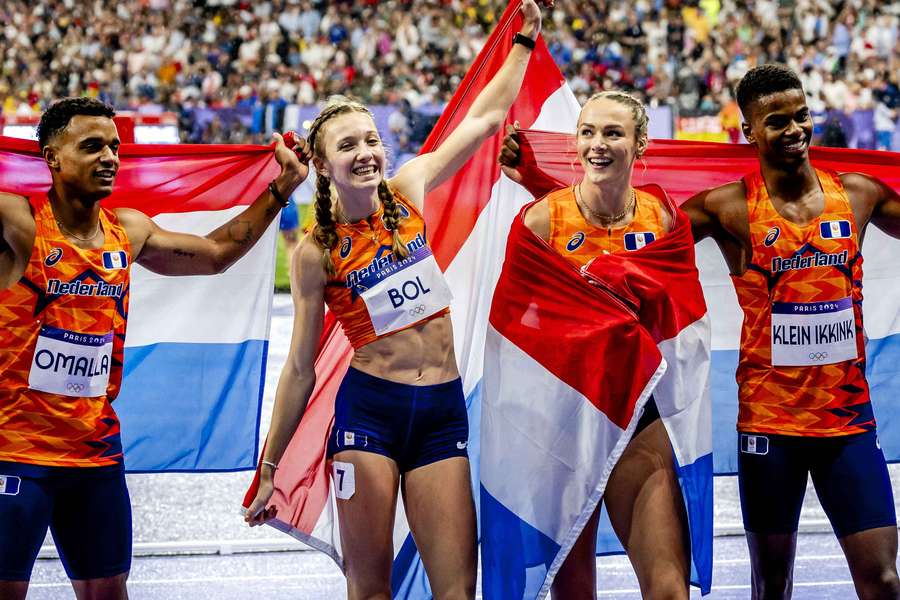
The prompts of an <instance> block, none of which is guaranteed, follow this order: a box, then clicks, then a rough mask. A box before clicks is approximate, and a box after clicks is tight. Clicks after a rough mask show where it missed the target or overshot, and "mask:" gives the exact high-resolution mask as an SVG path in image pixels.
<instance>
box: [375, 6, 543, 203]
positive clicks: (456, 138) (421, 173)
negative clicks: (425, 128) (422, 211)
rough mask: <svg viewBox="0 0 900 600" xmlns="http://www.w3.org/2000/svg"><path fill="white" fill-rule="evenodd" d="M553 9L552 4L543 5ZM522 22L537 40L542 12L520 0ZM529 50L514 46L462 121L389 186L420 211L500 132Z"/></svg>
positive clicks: (523, 29) (526, 61)
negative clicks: (432, 192) (429, 196)
mask: <svg viewBox="0 0 900 600" xmlns="http://www.w3.org/2000/svg"><path fill="white" fill-rule="evenodd" d="M544 3H545V4H546V5H548V6H552V4H553V3H552V1H551V2H547V1H546V0H545V2H544ZM521 10H522V16H523V17H524V20H525V23H524V25H523V27H522V31H521V32H520V33H521V34H522V35H524V36H526V37H527V38H529V39H531V40H536V39H537V36H538V34H539V33H540V31H541V11H540V8H538V5H537V4H536V3H535V1H534V0H522V8H521ZM530 56H531V50H530V49H529V48H527V47H525V46H524V45H522V44H513V47H512V50H510V52H509V55H508V56H507V57H506V60H505V61H504V63H503V66H501V67H500V70H499V71H497V74H496V75H494V77H493V78H492V79H491V81H490V82H489V83H488V84H487V85H486V86H485V87H484V89H483V90H481V93H480V94H478V97H477V98H476V99H475V101H474V102H473V103H472V106H471V107H470V108H469V112H468V113H466V116H465V118H463V120H462V122H460V124H459V125H458V126H457V127H456V129H454V131H453V133H451V134H450V135H449V136H448V137H447V139H446V140H444V142H443V143H442V144H441V145H440V146H438V147H437V148H436V149H435V150H434V151H433V152H429V153H427V154H423V155H421V156H418V157H416V158H415V159H413V160H411V161H409V162H408V163H406V164H405V165H403V166H402V167H401V168H400V169H399V170H398V171H397V174H396V175H395V176H394V177H393V178H392V179H391V186H392V187H394V188H395V189H397V190H398V191H400V193H402V194H403V195H404V196H405V197H407V198H409V199H410V200H411V201H412V202H414V203H415V204H416V205H417V206H418V207H419V208H421V207H422V203H423V202H424V199H425V194H426V193H427V192H428V191H430V190H432V189H434V188H435V187H437V186H439V185H440V184H441V183H443V182H444V181H445V180H447V179H448V178H449V177H450V176H452V175H453V174H454V173H456V171H457V170H458V169H459V168H460V167H462V166H463V165H464V164H465V163H466V161H467V160H469V158H470V157H471V156H472V154H474V153H475V151H476V150H477V149H478V147H479V146H481V144H482V142H484V140H486V139H487V138H489V137H490V136H492V135H494V134H495V133H497V132H498V131H499V130H500V127H501V126H502V125H503V121H504V120H505V119H506V113H507V112H508V111H509V107H510V106H512V103H513V101H514V100H515V99H516V96H518V94H519V88H521V87H522V81H523V80H524V79H525V70H526V69H527V67H528V60H529V58H530Z"/></svg>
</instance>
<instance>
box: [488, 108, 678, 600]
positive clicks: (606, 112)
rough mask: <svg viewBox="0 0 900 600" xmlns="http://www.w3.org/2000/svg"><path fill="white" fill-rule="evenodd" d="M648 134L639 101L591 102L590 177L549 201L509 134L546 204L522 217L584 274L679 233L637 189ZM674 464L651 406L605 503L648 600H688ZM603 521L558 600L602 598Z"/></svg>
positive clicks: (582, 130)
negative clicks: (634, 178)
mask: <svg viewBox="0 0 900 600" xmlns="http://www.w3.org/2000/svg"><path fill="white" fill-rule="evenodd" d="M647 126H648V118H647V112H646V110H645V109H644V106H643V105H642V104H641V103H640V101H638V100H637V99H636V98H634V97H633V96H630V95H629V94H626V93H624V92H620V91H606V92H600V93H598V94H595V95H594V96H592V97H591V98H590V99H589V100H588V101H587V102H586V103H585V105H584V107H583V108H582V110H581V114H580V115H579V118H578V125H577V129H576V134H575V136H576V137H575V141H576V153H577V155H578V159H579V161H580V162H581V166H582V168H583V169H584V177H583V178H582V179H581V180H580V181H579V182H578V183H576V184H575V185H573V186H569V187H565V188H561V189H558V190H555V191H551V192H550V193H546V192H547V191H548V190H547V189H546V188H545V187H544V186H545V185H546V182H543V181H541V182H537V181H529V180H525V179H524V178H523V175H522V174H521V173H519V172H518V171H517V170H516V169H515V166H516V164H517V163H518V161H519V158H520V157H519V147H518V144H517V142H516V138H515V133H514V131H513V130H510V134H509V135H507V137H506V138H505V139H504V147H503V149H502V150H501V154H500V163H501V165H502V166H503V171H504V173H506V175H507V176H508V177H510V178H511V179H512V180H514V181H516V182H518V183H520V184H522V185H525V186H526V187H528V189H529V190H530V191H531V192H532V194H534V195H535V196H536V197H541V196H543V197H542V198H541V199H540V200H539V201H538V202H536V203H535V204H534V205H532V206H531V207H530V208H529V209H528V210H527V212H526V213H525V216H524V220H525V226H526V227H528V228H529V229H531V230H532V231H533V232H534V233H535V234H537V235H538V236H539V237H541V238H542V239H543V240H544V241H546V242H547V243H548V244H549V245H550V246H551V247H552V248H553V249H554V250H556V251H557V252H559V253H560V254H561V255H562V256H564V257H565V258H566V259H568V260H569V261H571V262H572V263H574V264H575V265H576V266H578V267H582V266H584V265H587V264H588V263H589V262H590V261H591V260H592V259H593V258H594V257H596V256H598V255H600V254H610V253H626V254H627V253H628V252H630V251H633V250H638V249H639V248H641V247H643V246H644V245H646V244H650V243H653V242H654V241H655V240H658V239H659V238H661V237H662V236H664V235H666V233H667V232H668V231H669V230H670V229H671V227H672V225H673V223H674V214H673V210H674V209H673V206H674V205H672V204H670V202H669V201H668V200H667V199H666V198H665V193H664V192H663V191H662V189H660V188H659V187H658V186H642V187H640V188H636V187H634V186H632V184H631V174H632V170H633V168H634V162H635V160H636V159H638V158H640V157H641V156H642V155H643V154H644V152H645V151H646V150H647V146H648V144H649V141H650V140H649V138H648V135H647ZM534 184H538V185H539V186H540V187H536V186H535V185H534ZM545 194H546V195H545ZM672 456H673V454H672V445H671V442H670V440H669V437H668V434H667V433H666V428H665V426H664V425H663V422H662V420H661V419H660V415H659V411H658V409H657V406H656V403H655V401H654V399H653V398H652V397H651V398H650V400H649V401H648V402H647V405H646V406H645V408H644V413H643V415H642V416H641V417H640V420H639V422H638V424H637V427H636V429H635V433H634V436H633V437H632V439H631V441H630V442H629V443H628V446H626V448H625V451H624V452H623V454H622V457H621V458H620V459H619V461H618V463H616V466H615V468H614V469H613V471H612V474H611V475H610V478H609V481H608V483H607V486H606V489H605V492H604V496H603V503H604V504H605V505H606V509H607V511H608V513H609V518H610V521H611V523H612V527H613V529H614V531H615V533H616V535H617V536H618V538H619V541H620V542H621V543H622V545H623V546H624V548H625V551H626V552H627V553H628V558H629V560H630V561H631V564H632V566H633V567H634V571H635V574H636V575H637V578H638V583H639V584H640V588H641V595H642V596H643V597H644V598H685V599H686V598H688V585H689V583H688V581H689V578H690V571H691V561H690V553H689V542H688V528H687V515H686V512H685V507H684V501H683V498H682V495H681V490H680V488H679V484H678V478H677V475H676V472H675V465H674V461H673V458H672ZM599 516H600V506H599V505H598V507H597V510H596V511H595V512H594V515H593V516H592V517H591V519H590V520H589V521H588V523H587V524H586V525H585V527H584V529H583V530H582V532H581V535H580V537H579V538H578V540H577V541H576V542H575V545H574V546H573V547H572V550H571V551H570V552H569V554H568V556H567V557H566V559H565V562H563V564H562V566H561V568H560V570H559V571H558V573H557V575H556V578H555V579H554V581H553V587H552V591H553V597H554V598H565V599H566V600H587V599H593V598H596V597H597V595H596V589H597V582H596V579H597V574H596V562H595V549H596V546H597V528H598V521H599Z"/></svg>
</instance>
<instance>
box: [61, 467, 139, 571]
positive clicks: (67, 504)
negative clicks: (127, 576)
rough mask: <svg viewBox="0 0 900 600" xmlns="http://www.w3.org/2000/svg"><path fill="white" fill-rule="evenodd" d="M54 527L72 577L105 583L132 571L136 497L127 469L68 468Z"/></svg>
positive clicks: (62, 479) (62, 485) (62, 483)
mask: <svg viewBox="0 0 900 600" xmlns="http://www.w3.org/2000/svg"><path fill="white" fill-rule="evenodd" d="M50 529H51V531H52V532H53V539H54V540H55V541H56V546H57V548H58V549H59V557H60V560H61V561H62V563H63V566H64V567H65V569H66V573H67V574H68V575H69V578H70V579H72V580H95V579H96V580H101V579H107V578H115V577H116V576H119V575H122V574H123V573H127V572H128V570H129V569H130V568H131V498H130V497H129V495H128V487H127V485H126V483H125V471H124V468H123V467H122V466H121V465H116V466H112V467H88V468H75V469H66V472H65V475H63V476H62V477H61V478H60V485H59V491H58V494H57V498H56V504H55V505H54V508H53V517H52V519H51V521H50ZM99 583H100V582H98V585H99ZM107 587H108V586H107Z"/></svg>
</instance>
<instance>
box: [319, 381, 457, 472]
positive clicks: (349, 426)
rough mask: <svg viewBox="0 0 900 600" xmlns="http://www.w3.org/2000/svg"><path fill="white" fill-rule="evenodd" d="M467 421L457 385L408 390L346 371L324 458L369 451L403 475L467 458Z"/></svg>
mask: <svg viewBox="0 0 900 600" xmlns="http://www.w3.org/2000/svg"><path fill="white" fill-rule="evenodd" d="M468 442H469V419H468V415H467V414H466V400H465V398H464V397H463V391H462V381H461V380H460V379H456V380H454V381H450V382H447V383H439V384H437V385H407V384H404V383H395V382H393V381H387V380H385V379H381V378H379V377H375V376H373V375H369V374H367V373H363V372H362V371H359V370H357V369H354V368H353V367H351V368H350V369H349V370H348V371H347V374H346V375H345V376H344V380H343V381H342V382H341V387H340V389H338V393H337V398H336V399H335V402H334V427H333V428H332V430H331V436H330V437H329V438H328V458H331V457H333V456H334V455H335V454H337V453H338V452H342V451H344V450H359V451H361V452H374V453H375V454H381V455H382V456H387V457H388V458H390V459H392V460H394V461H395V462H396V463H397V467H398V468H399V469H400V472H401V473H406V472H408V471H412V470H413V469H417V468H419V467H424V466H425V465H429V464H431V463H435V462H437V461H439V460H444V459H445V458H453V457H456V456H464V457H468V451H467V450H466V448H467V446H468Z"/></svg>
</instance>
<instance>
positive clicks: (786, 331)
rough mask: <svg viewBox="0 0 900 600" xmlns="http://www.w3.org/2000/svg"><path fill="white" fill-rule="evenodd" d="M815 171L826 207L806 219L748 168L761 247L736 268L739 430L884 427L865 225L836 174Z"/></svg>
mask: <svg viewBox="0 0 900 600" xmlns="http://www.w3.org/2000/svg"><path fill="white" fill-rule="evenodd" d="M816 175H817V176H818V179H819V183H820V185H821V186H822V191H823V192H824V194H825V209H824V210H823V211H822V214H821V215H819V216H818V217H816V218H815V219H813V220H812V221H810V222H809V223H808V224H806V225H798V224H796V223H793V222H791V221H788V220H787V219H785V218H784V217H782V216H781V215H780V214H779V213H778V212H777V211H776V210H775V207H774V206H773V205H772V202H771V201H770V199H769V194H768V192H767V190H766V186H765V182H764V180H763V178H762V174H761V173H759V172H757V173H753V174H750V175H748V176H746V177H745V178H744V185H745V186H746V190H747V212H748V216H749V220H750V242H751V244H752V247H753V256H752V259H751V262H750V264H749V265H748V267H747V270H746V271H745V272H744V274H743V275H741V276H734V275H733V276H732V281H733V282H734V288H735V291H736V292H737V297H738V301H739V302H740V305H741V308H742V309H743V311H744V324H743V329H742V331H741V351H740V361H739V363H738V369H737V382H738V400H739V410H738V424H737V427H738V430H739V431H744V432H752V433H772V434H782V435H795V436H810V437H828V436H840V435H849V434H853V433H860V432H864V431H868V430H872V429H874V428H875V417H874V414H873V412H872V405H871V403H870V401H869V386H868V383H867V382H866V377H865V371H866V360H865V359H866V354H865V341H864V335H863V327H862V299H863V297H862V275H863V272H862V265H863V259H862V254H860V248H859V237H858V235H859V232H858V230H857V228H856V222H855V220H854V218H853V211H852V210H851V208H850V200H849V199H848V198H847V194H846V192H845V191H844V186H843V184H842V183H841V180H840V179H839V178H838V176H837V174H836V173H834V172H832V171H825V170H819V169H817V170H816Z"/></svg>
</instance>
